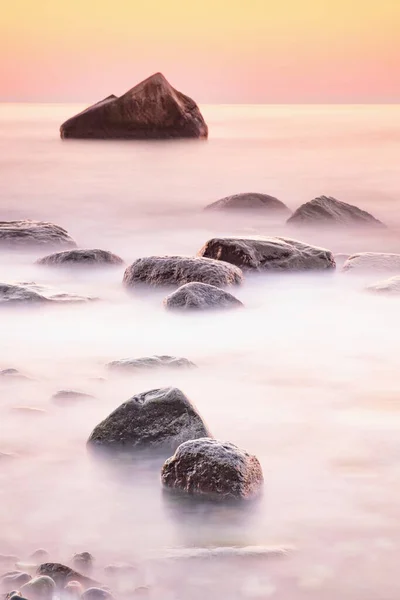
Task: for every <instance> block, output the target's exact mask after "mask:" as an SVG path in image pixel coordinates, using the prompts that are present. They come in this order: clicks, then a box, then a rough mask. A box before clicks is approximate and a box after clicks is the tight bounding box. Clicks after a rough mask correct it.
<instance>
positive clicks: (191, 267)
mask: <svg viewBox="0 0 400 600" xmlns="http://www.w3.org/2000/svg"><path fill="white" fill-rule="evenodd" d="M242 280H243V275H242V272H241V270H240V269H238V268H237V267H235V266H233V265H231V264H228V263H227V262H222V260H211V259H210V258H199V257H196V258H192V257H189V256H149V257H146V258H138V259H137V260H135V262H134V263H133V264H132V265H131V266H129V267H128V268H127V269H126V271H125V274H124V280H123V281H124V284H125V285H126V286H128V287H133V286H138V285H143V284H144V285H150V286H180V285H184V284H185V283H192V282H194V281H196V282H199V283H208V284H210V285H215V286H217V287H220V286H228V285H234V284H240V283H241V282H242Z"/></svg>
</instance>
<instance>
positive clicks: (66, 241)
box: [0, 219, 76, 248]
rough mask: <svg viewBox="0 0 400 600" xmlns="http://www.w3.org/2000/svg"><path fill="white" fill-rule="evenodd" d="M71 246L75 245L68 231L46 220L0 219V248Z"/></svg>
mask: <svg viewBox="0 0 400 600" xmlns="http://www.w3.org/2000/svg"><path fill="white" fill-rule="evenodd" d="M35 246H36V247H37V246H39V247H43V246H46V247H49V248H60V247H63V248H73V247H75V246H76V243H75V242H74V240H73V239H72V238H71V237H70V235H69V233H68V232H67V231H66V230H65V229H63V228H62V227H60V226H59V225H55V224H54V223H49V222H47V221H31V220H29V219H26V220H25V219H24V220H21V221H0V248H2V247H17V248H29V247H35Z"/></svg>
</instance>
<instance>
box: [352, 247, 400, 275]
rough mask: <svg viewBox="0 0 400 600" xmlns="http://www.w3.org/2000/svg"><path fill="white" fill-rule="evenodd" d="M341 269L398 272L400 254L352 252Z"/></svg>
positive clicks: (399, 268) (399, 269)
mask: <svg viewBox="0 0 400 600" xmlns="http://www.w3.org/2000/svg"><path fill="white" fill-rule="evenodd" d="M343 271H356V272H366V273H367V272H368V271H371V272H373V271H375V272H381V273H396V272H397V273H398V272H399V271H400V254H390V253H385V252H360V253H359V254H352V255H351V256H349V258H348V259H347V260H346V262H345V263H344V265H343Z"/></svg>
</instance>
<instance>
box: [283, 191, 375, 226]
mask: <svg viewBox="0 0 400 600" xmlns="http://www.w3.org/2000/svg"><path fill="white" fill-rule="evenodd" d="M287 223H289V224H293V225H315V224H316V225H341V226H347V227H349V226H353V227H354V226H365V227H371V226H372V227H385V225H384V224H383V223H381V222H380V221H378V219H375V217H373V216H372V215H370V214H369V213H368V212H366V211H365V210H361V209H360V208H358V207H357V206H353V205H352V204H346V202H341V201H340V200H336V198H332V197H331V196H320V197H319V198H314V200H311V201H310V202H306V203H305V204H302V205H301V206H300V207H299V208H298V209H297V210H295V212H294V213H293V214H292V216H291V217H289V219H288V220H287Z"/></svg>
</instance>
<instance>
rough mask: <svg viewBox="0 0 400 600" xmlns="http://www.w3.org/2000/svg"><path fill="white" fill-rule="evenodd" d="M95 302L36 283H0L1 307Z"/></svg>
mask: <svg viewBox="0 0 400 600" xmlns="http://www.w3.org/2000/svg"><path fill="white" fill-rule="evenodd" d="M89 300H95V298H89V297H87V296H79V295H77V294H72V293H70V292H59V291H57V290H53V289H51V288H48V287H46V286H43V285H38V284H36V283H34V282H32V281H31V282H27V283H25V282H24V283H6V282H0V305H15V304H35V305H38V304H46V303H76V302H88V301H89Z"/></svg>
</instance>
